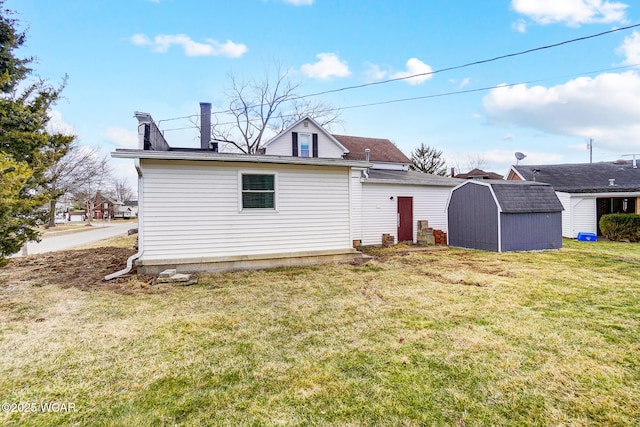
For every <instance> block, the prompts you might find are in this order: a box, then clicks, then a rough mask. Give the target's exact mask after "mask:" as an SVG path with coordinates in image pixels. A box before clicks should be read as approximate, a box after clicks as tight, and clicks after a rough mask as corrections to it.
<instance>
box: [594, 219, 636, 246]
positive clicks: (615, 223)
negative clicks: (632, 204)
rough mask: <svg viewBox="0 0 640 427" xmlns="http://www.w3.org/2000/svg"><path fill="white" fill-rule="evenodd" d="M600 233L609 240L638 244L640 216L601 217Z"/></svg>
mask: <svg viewBox="0 0 640 427" xmlns="http://www.w3.org/2000/svg"><path fill="white" fill-rule="evenodd" d="M600 231H602V235H603V236H604V237H606V238H607V239H609V240H616V241H621V240H628V241H630V242H640V215H636V214H609V215H603V216H602V218H600Z"/></svg>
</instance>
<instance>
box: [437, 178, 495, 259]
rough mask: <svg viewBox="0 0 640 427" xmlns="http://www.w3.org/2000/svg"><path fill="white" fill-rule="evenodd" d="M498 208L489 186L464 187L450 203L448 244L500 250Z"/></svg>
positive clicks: (452, 194) (455, 191)
mask: <svg viewBox="0 0 640 427" xmlns="http://www.w3.org/2000/svg"><path fill="white" fill-rule="evenodd" d="M497 212H498V207H497V206H496V204H495V201H494V199H493V196H492V195H491V191H490V190H489V188H488V187H481V186H478V185H464V186H462V187H459V188H457V189H456V190H454V191H453V192H452V193H451V199H450V201H449V209H448V213H447V215H448V220H449V234H448V236H449V245H451V246H457V247H462V248H470V249H482V250H486V251H498V215H497Z"/></svg>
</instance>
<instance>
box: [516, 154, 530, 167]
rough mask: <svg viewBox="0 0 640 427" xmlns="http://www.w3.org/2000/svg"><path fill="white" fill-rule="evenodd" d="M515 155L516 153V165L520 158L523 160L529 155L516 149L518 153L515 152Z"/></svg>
mask: <svg viewBox="0 0 640 427" xmlns="http://www.w3.org/2000/svg"><path fill="white" fill-rule="evenodd" d="M515 155H516V166H517V165H518V162H519V161H520V160H522V159H524V158H525V157H527V155H526V154H524V153H521V152H519V151H516V154H515Z"/></svg>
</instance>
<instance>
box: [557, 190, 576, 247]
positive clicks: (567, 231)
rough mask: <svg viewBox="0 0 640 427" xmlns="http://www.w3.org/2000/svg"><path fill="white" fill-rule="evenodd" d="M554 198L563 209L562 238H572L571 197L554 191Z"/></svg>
mask: <svg viewBox="0 0 640 427" xmlns="http://www.w3.org/2000/svg"><path fill="white" fill-rule="evenodd" d="M556 196H558V200H560V203H562V207H563V208H564V210H563V211H562V237H573V235H572V232H571V229H572V227H571V195H570V194H569V193H561V192H559V191H556Z"/></svg>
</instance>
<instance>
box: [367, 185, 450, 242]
mask: <svg viewBox="0 0 640 427" xmlns="http://www.w3.org/2000/svg"><path fill="white" fill-rule="evenodd" d="M450 191H451V188H448V187H430V186H419V185H394V184H372V183H366V182H365V183H363V186H362V244H363V245H379V244H380V243H381V239H382V234H383V233H389V234H392V235H393V236H395V237H396V241H397V238H398V226H397V214H398V197H413V239H414V241H415V240H416V238H417V229H418V220H427V221H429V226H430V227H432V228H435V229H439V230H443V231H445V232H446V231H447V229H448V227H447V212H446V207H447V200H448V198H449V193H450ZM392 196H393V199H390V198H391V197H392Z"/></svg>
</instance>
